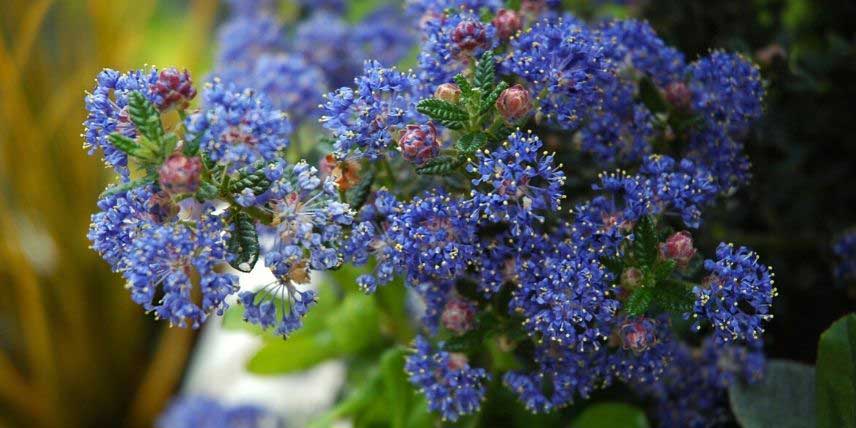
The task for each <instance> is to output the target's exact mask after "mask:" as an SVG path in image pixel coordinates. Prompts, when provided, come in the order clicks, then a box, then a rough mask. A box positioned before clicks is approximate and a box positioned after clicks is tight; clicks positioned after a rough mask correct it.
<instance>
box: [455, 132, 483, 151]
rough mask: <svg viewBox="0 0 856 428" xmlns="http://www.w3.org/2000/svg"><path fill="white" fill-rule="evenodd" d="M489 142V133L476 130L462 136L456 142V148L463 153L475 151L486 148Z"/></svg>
mask: <svg viewBox="0 0 856 428" xmlns="http://www.w3.org/2000/svg"><path fill="white" fill-rule="evenodd" d="M486 144H487V134H485V133H483V132H475V133H472V134H467V135H464V136H463V137H461V139H460V140H458V142H457V143H456V144H455V148H457V149H458V150H460V151H461V152H463V153H467V154H469V153H474V152H476V151H478V150H481V149H482V148H484V146H485V145H486Z"/></svg>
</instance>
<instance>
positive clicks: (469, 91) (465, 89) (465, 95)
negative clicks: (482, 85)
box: [455, 74, 473, 100]
mask: <svg viewBox="0 0 856 428" xmlns="http://www.w3.org/2000/svg"><path fill="white" fill-rule="evenodd" d="M455 83H457V84H458V87H459V88H461V98H462V99H464V100H467V99H469V98H470V97H472V95H473V86H472V85H470V82H469V81H468V80H467V78H466V77H464V75H463V74H459V75H457V76H455Z"/></svg>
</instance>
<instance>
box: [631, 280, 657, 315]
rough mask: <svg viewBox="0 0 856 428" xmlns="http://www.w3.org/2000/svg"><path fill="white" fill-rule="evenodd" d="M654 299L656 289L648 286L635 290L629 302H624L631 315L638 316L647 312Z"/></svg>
mask: <svg viewBox="0 0 856 428" xmlns="http://www.w3.org/2000/svg"><path fill="white" fill-rule="evenodd" d="M653 300H654V290H653V289H651V288H648V287H642V288H637V289H636V290H633V293H632V294H630V297H629V298H627V302H626V303H625V304H624V310H625V311H627V314H628V315H630V316H631V317H638V316H642V315H644V314H645V311H647V310H648V307H649V306H650V305H651V302H652V301H653Z"/></svg>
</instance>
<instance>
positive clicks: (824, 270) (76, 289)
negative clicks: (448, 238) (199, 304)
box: [0, 0, 856, 427]
mask: <svg viewBox="0 0 856 428" xmlns="http://www.w3.org/2000/svg"><path fill="white" fill-rule="evenodd" d="M0 3H2V4H0V198H2V204H3V208H2V209H0V260H2V263H0V284H2V286H3V287H4V291H5V292H4V293H2V294H0V427H2V426H9V427H17V426H27V427H29V426H33V427H60V426H62V427H78V426H79V427H102V426H127V427H136V426H140V427H143V426H151V421H152V420H153V418H154V416H156V415H157V414H158V413H159V412H160V411H161V409H162V408H163V406H164V403H165V401H166V400H167V399H168V398H169V397H170V396H171V395H172V394H173V393H174V391H175V389H176V387H177V386H178V384H179V382H180V379H181V375H182V373H183V371H184V368H185V364H186V361H187V357H188V353H189V351H190V349H191V347H192V344H193V341H194V335H195V333H194V332H192V331H189V330H182V329H170V328H168V327H167V326H166V325H165V324H163V323H157V322H155V321H153V320H152V319H151V317H149V316H145V315H144V314H143V313H142V312H143V311H142V310H141V309H140V308H139V306H137V305H135V304H133V303H132V302H131V301H130V299H129V298H128V295H127V292H126V291H125V290H124V289H123V287H122V286H121V282H120V279H119V278H118V277H117V276H116V275H113V274H112V273H111V272H110V271H109V269H108V267H107V265H106V264H105V263H103V262H102V261H101V260H100V259H99V258H98V256H97V255H96V254H95V253H94V252H92V251H90V250H89V249H88V242H87V240H86V238H85V235H86V231H87V228H88V224H89V216H90V214H91V212H92V211H93V210H94V208H95V201H96V198H97V195H98V194H99V192H100V191H101V190H102V189H103V188H104V186H105V184H106V182H107V180H108V176H109V174H108V171H107V170H106V169H105V168H103V166H102V165H101V163H100V162H99V160H98V159H97V158H92V157H88V156H87V155H86V153H85V151H84V150H82V149H81V146H82V142H83V140H82V138H81V137H80V133H81V132H82V129H83V128H82V125H81V123H82V122H83V120H84V117H85V111H84V108H83V96H84V93H85V91H86V90H89V89H91V87H92V86H93V85H94V82H93V80H92V79H93V78H94V76H95V75H96V73H97V72H98V71H99V70H100V69H101V68H103V67H111V68H115V69H119V70H126V69H131V68H138V67H140V66H141V65H143V64H156V65H158V66H170V65H175V66H179V67H185V68H187V69H188V70H190V72H191V73H192V74H193V75H194V76H195V77H196V80H197V81H200V80H202V77H203V76H204V73H205V71H206V70H207V69H208V65H209V63H210V51H211V48H212V45H213V40H214V39H213V31H214V28H215V26H216V23H217V22H218V19H220V17H221V16H222V15H223V13H224V11H223V10H222V9H223V7H222V5H221V4H220V3H219V2H218V1H216V0H187V1H177V0H176V1H167V0H162V1H156V0H54V1H51V0H0ZM373 3H374V1H357V2H354V6H355V7H352V11H351V13H352V16H353V15H359V14H360V13H362V12H364V11H365V10H366V9H368V8H369V7H370V5H371V4H373ZM568 3H569V4H570V6H572V7H573V8H574V9H575V10H578V11H580V13H582V14H587V15H589V16H596V15H602V14H603V13H608V14H613V15H616V14H617V15H625V16H626V15H641V16H644V17H646V18H648V19H649V20H651V21H652V24H653V25H654V27H655V28H656V29H657V30H658V32H660V34H661V35H662V36H663V37H664V38H665V39H666V40H667V41H668V42H669V43H671V44H673V45H675V46H678V47H679V48H680V49H681V50H683V51H684V52H685V53H686V54H687V57H688V58H690V59H693V58H695V57H696V56H697V55H699V54H701V53H703V52H705V51H707V50H708V49H709V48H712V47H722V48H727V49H732V50H738V51H742V52H744V53H746V54H747V55H750V56H752V57H754V58H755V60H756V61H758V62H759V63H760V64H761V65H762V69H763V75H764V77H765V79H767V81H768V85H769V89H768V99H767V116H766V118H765V122H764V123H763V124H762V126H759V127H758V128H757V129H756V131H755V132H754V134H753V135H752V136H751V143H750V144H749V145H748V147H749V150H750V158H751V159H753V161H754V169H753V172H754V179H753V182H752V185H751V186H749V187H748V188H746V189H743V190H741V191H740V192H739V193H738V195H736V196H737V197H736V198H734V200H733V201H731V202H729V204H728V205H726V206H724V207H722V208H718V209H717V211H715V212H713V213H711V214H712V215H711V216H709V219H710V220H708V223H707V224H708V226H707V229H708V230H710V231H711V233H707V234H706V235H707V236H706V237H705V238H704V239H706V240H708V241H709V242H702V243H701V244H702V245H704V246H706V247H707V248H712V247H713V246H714V245H715V242H714V241H717V240H730V241H734V242H739V243H741V244H746V245H749V246H751V247H753V248H754V249H755V250H757V251H758V252H759V253H760V254H762V255H763V257H764V261H765V263H768V264H770V265H772V266H773V267H774V268H775V269H776V274H777V279H778V281H777V285H778V286H779V287H780V290H781V297H780V298H779V299H778V301H777V302H776V307H775V310H776V317H775V318H774V321H773V323H772V324H771V326H770V334H769V335H768V337H769V338H770V341H769V344H768V348H769V352H770V354H771V356H772V357H784V358H790V359H796V360H801V361H805V362H809V363H811V362H813V361H814V359H815V357H816V356H815V352H816V345H817V338H818V335H819V334H820V332H821V331H823V330H824V329H825V328H826V327H828V326H829V325H830V324H831V322H832V321H833V320H834V319H836V318H837V317H839V316H840V315H842V314H843V313H845V312H846V311H848V310H850V309H852V308H853V307H854V294H856V293H853V288H852V284H851V288H850V290H849V291H848V288H847V285H846V284H836V280H835V279H834V277H833V275H832V265H833V264H834V260H833V257H832V254H831V251H830V241H831V239H833V237H835V236H836V234H838V233H839V232H840V231H842V230H843V229H845V228H847V227H848V226H851V225H854V224H856V214H854V212H853V207H856V191H853V183H854V182H856V144H854V143H853V135H856V121H854V120H853V116H854V108H853V107H852V105H853V102H854V99H856V80H854V76H856V40H854V34H856V31H854V26H856V2H852V1H849V0H817V1H812V0H752V1H748V0H722V1H718V2H715V3H714V2H709V1H704V0H687V1H677V0H650V1H644V2H640V1H630V2H625V3H627V5H626V6H621V7H617V6H612V5H610V6H608V7H606V8H598V6H596V3H597V4H599V3H603V2H597V1H584V0H582V1H581V0H570V1H568ZM284 14H286V15H287V14H288V8H287V7H286V8H285V10H284ZM734 231H737V232H736V233H735V232H734ZM339 318H342V316H339ZM345 318H346V317H345ZM331 322H333V323H334V324H335V319H334V320H333V321H331ZM380 324H381V325H383V324H384V323H383V320H381V322H380ZM403 334H406V332H405V333H403ZM395 335H396V334H391V335H390V336H395ZM298 345H300V342H299V341H296V343H295V344H292V345H289V346H298ZM331 346H332V347H331V348H322V349H321V350H322V351H324V352H326V353H328V354H329V355H327V356H335V355H337V354H339V353H342V352H346V351H348V350H347V349H344V348H347V346H344V345H342V346H339V347H338V348H337V346H338V345H335V344H334V345H331ZM339 348H342V349H339ZM307 349H312V350H316V351H317V350H318V349H317V347H315V346H313V345H312V344H311V343H310V344H309V345H308V347H307ZM390 352H399V351H397V350H395V349H393V350H392V351H390ZM391 361H392V360H391ZM396 361H397V360H396ZM263 363H264V361H262V360H257V361H256V364H262V366H261V367H256V370H258V371H260V372H263V371H265V367H264V366H263ZM286 363H287V362H282V364H286ZM290 364H292V365H294V366H295V367H302V366H301V364H303V362H301V361H300V360H295V361H291V362H290ZM307 364H309V363H307ZM269 369H271V370H275V371H282V369H283V368H282V367H274V368H269Z"/></svg>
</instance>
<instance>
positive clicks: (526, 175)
mask: <svg viewBox="0 0 856 428" xmlns="http://www.w3.org/2000/svg"><path fill="white" fill-rule="evenodd" d="M541 146H542V144H541V140H539V139H538V137H537V136H536V135H534V134H532V133H531V131H530V132H529V133H526V134H524V133H523V132H520V131H517V132H515V133H514V134H511V135H510V136H509V137H508V141H506V142H504V143H503V144H502V145H501V146H499V147H498V148H496V149H495V150H493V151H492V152H491V151H488V150H484V151H481V152H477V153H476V157H475V160H474V162H473V163H471V164H469V165H467V171H468V172H471V173H475V174H477V175H478V177H477V178H474V179H473V180H472V184H473V185H474V186H478V185H480V184H486V185H488V186H489V190H488V191H485V192H479V191H474V192H473V203H474V204H475V205H476V211H475V212H474V213H473V215H474V216H476V217H474V219H475V220H478V218H479V217H482V218H486V219H490V221H492V222H500V221H504V222H511V223H514V224H515V229H519V228H520V227H524V228H527V227H531V224H532V223H534V222H536V221H543V217H541V216H539V215H538V214H537V212H558V211H559V204H560V203H561V201H562V199H564V197H565V195H564V193H563V192H562V186H563V185H564V184H565V174H564V173H563V172H562V171H561V167H562V165H561V164H558V165H556V164H554V161H553V157H554V155H552V154H547V152H546V151H545V152H544V153H539V150H540V149H541ZM516 232H517V233H518V234H519V233H520V232H519V230H516Z"/></svg>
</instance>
